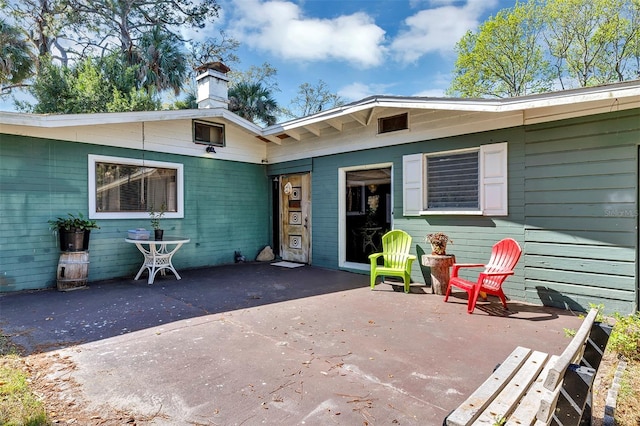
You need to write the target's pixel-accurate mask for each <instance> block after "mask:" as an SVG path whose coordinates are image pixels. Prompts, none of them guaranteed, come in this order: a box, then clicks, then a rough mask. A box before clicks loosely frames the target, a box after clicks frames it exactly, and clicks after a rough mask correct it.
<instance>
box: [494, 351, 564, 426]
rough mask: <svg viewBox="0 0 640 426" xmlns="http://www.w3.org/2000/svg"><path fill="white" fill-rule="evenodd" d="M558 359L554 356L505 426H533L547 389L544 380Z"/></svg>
mask: <svg viewBox="0 0 640 426" xmlns="http://www.w3.org/2000/svg"><path fill="white" fill-rule="evenodd" d="M557 359H558V356H557V355H553V356H552V357H551V358H550V359H549V361H548V362H547V363H546V364H545V366H544V369H543V370H542V373H540V375H538V377H537V378H536V381H535V382H534V383H533V385H531V387H530V388H529V390H528V391H527V393H526V394H525V395H524V397H523V398H522V399H521V400H520V405H518V408H516V410H515V411H514V412H513V414H511V415H510V416H509V419H508V420H507V422H506V423H505V426H522V425H531V424H533V423H534V422H535V421H536V414H537V413H538V410H539V408H540V401H541V398H542V397H543V394H544V392H545V391H546V389H545V388H544V386H543V384H544V379H545V377H547V374H548V372H549V369H550V368H551V365H552V364H554V363H555V362H556V360H557Z"/></svg>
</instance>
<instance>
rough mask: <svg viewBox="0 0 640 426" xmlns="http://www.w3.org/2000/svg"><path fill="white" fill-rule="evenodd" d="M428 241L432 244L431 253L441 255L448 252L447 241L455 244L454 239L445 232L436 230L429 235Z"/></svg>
mask: <svg viewBox="0 0 640 426" xmlns="http://www.w3.org/2000/svg"><path fill="white" fill-rule="evenodd" d="M426 241H427V242H428V243H430V244H431V254H437V255H440V256H444V255H446V254H447V243H451V244H453V240H452V239H451V238H449V236H448V235H447V234H445V233H443V232H435V233H433V234H429V235H427V238H426Z"/></svg>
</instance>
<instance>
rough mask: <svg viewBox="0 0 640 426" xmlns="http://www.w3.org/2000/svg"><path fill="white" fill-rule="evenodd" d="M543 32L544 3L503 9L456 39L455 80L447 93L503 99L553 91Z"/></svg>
mask: <svg viewBox="0 0 640 426" xmlns="http://www.w3.org/2000/svg"><path fill="white" fill-rule="evenodd" d="M541 31H542V21H541V19H540V7H539V6H538V4H537V2H536V1H534V0H530V1H529V2H527V3H517V4H516V5H515V6H514V7H513V8H511V9H503V10H501V11H499V12H498V13H497V14H496V16H495V17H492V18H490V19H488V20H487V21H485V22H484V23H482V24H481V25H480V28H479V29H478V32H477V33H473V32H467V34H465V36H464V37H463V38H462V39H461V40H460V41H459V42H458V43H457V45H456V51H457V53H458V58H457V60H456V64H455V70H454V73H455V78H454V80H453V82H452V84H451V87H450V88H449V90H448V92H449V93H450V94H455V95H460V96H463V97H484V96H491V97H504V96H520V95H526V94H530V93H540V92H544V91H548V90H549V89H550V87H551V85H550V82H549V81H548V78H547V75H548V70H549V65H548V63H547V62H546V60H545V59H544V57H543V51H542V46H541V45H540V43H539V39H540V37H541Z"/></svg>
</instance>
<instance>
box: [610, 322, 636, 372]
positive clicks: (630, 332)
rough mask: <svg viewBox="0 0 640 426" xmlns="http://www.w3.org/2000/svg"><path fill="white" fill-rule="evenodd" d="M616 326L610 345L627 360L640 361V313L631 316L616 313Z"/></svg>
mask: <svg viewBox="0 0 640 426" xmlns="http://www.w3.org/2000/svg"><path fill="white" fill-rule="evenodd" d="M614 317H615V320H616V322H615V325H614V327H613V331H612V332H611V336H610V337H609V342H608V345H609V347H610V348H611V350H612V351H615V352H617V353H618V354H619V355H622V356H624V357H625V358H627V359H632V360H636V361H639V360H640V312H636V313H634V314H631V315H620V314H618V313H616V314H615V315H614Z"/></svg>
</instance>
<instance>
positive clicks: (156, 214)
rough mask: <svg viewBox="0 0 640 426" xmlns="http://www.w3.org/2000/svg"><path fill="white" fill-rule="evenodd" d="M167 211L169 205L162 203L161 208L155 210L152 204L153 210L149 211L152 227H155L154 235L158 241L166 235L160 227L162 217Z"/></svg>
mask: <svg viewBox="0 0 640 426" xmlns="http://www.w3.org/2000/svg"><path fill="white" fill-rule="evenodd" d="M166 211H167V206H166V205H165V204H164V203H162V205H160V210H158V211H155V210H154V209H153V206H152V207H151V211H150V212H149V217H151V227H152V228H153V234H154V235H153V236H154V238H155V239H156V240H157V241H162V237H163V236H164V230H163V229H162V228H160V219H162V217H163V216H164V213H165V212H166Z"/></svg>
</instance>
